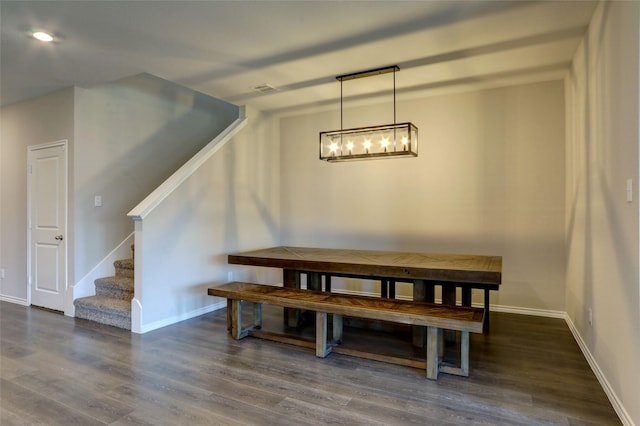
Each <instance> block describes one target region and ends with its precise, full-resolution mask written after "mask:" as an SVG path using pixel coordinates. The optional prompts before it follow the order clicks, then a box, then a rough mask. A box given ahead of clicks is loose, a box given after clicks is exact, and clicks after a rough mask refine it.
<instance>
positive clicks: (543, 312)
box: [473, 303, 567, 319]
mask: <svg viewBox="0 0 640 426" xmlns="http://www.w3.org/2000/svg"><path fill="white" fill-rule="evenodd" d="M473 306H476V307H478V308H484V304H482V303H474V304H473ZM491 312H505V313H508V314H519V315H532V316H535V317H546V318H559V319H565V318H566V317H567V313H566V312H564V311H552V310H550V309H536V308H523V307H521V306H505V305H493V304H492V305H491Z"/></svg>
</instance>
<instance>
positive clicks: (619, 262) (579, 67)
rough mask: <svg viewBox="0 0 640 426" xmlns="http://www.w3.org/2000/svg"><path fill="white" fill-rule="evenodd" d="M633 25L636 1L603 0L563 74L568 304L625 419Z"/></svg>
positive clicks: (631, 325) (634, 379)
mask: <svg viewBox="0 0 640 426" xmlns="http://www.w3.org/2000/svg"><path fill="white" fill-rule="evenodd" d="M639 26H640V3H638V2H604V3H601V4H600V5H599V6H598V9H597V10H596V13H595V14H594V17H593V18H592V22H591V24H590V27H589V32H588V34H587V36H586V37H585V39H584V41H583V43H582V45H581V46H580V48H579V49H578V51H577V53H576V54H575V57H574V60H573V67H572V73H571V75H570V76H569V78H568V80H567V104H568V107H569V108H568V113H567V117H568V118H569V119H568V126H567V130H568V131H567V180H566V182H567V207H566V210H567V211H566V213H567V218H566V220H567V243H566V246H567V304H566V310H567V313H568V316H569V318H570V323H571V325H572V326H573V327H574V332H575V333H577V335H578V340H579V342H580V343H581V344H582V346H583V349H584V350H586V352H587V358H588V359H589V361H591V362H592V365H593V366H594V369H595V370H596V374H598V375H599V376H600V378H601V380H604V381H605V390H606V391H607V392H608V394H609V396H610V398H611V399H612V402H613V403H614V407H615V408H616V410H617V411H618V413H619V414H620V416H621V418H622V419H623V421H624V422H625V423H626V424H634V423H635V424H640V380H639V379H640V376H639V374H638V360H640V332H639V331H638V330H640V294H639V285H640V284H639V283H640V280H639V276H638V275H639V273H638V269H639V266H640V265H639V256H640V253H639V248H638V246H639V241H638V232H639V229H638V219H639V214H640V212H639V209H638V194H639V192H638V189H637V188H638V183H639V182H638V179H639V170H638V143H639V131H638V128H639V121H638V114H639V109H638V103H639V101H640V99H639V96H638V94H639V92H638V91H639V89H640V87H639V84H638V73H639V71H640V69H639V66H638V61H639V49H640V44H639V41H638V38H639V35H640V34H639V32H638V28H639ZM627 179H633V182H634V188H635V190H634V192H633V197H634V200H633V202H631V203H628V202H627V201H626V181H627ZM589 309H592V312H593V325H592V326H591V325H589V321H588V310H589Z"/></svg>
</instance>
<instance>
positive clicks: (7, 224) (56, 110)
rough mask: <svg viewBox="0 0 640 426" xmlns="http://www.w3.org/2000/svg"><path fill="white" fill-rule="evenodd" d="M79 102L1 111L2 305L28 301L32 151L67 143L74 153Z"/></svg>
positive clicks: (50, 99) (69, 98) (56, 97)
mask: <svg viewBox="0 0 640 426" xmlns="http://www.w3.org/2000/svg"><path fill="white" fill-rule="evenodd" d="M73 97H74V89H73V88H69V89H65V90H61V91H58V92H54V93H51V94H49V95H46V96H42V97H39V98H37V99H33V100H29V101H25V102H19V103H15V104H12V105H8V106H5V107H3V108H2V110H1V111H0V117H1V120H2V122H1V125H0V200H1V201H0V206H1V207H0V208H1V209H2V211H1V212H0V254H1V257H0V268H3V269H4V270H5V278H4V279H2V280H0V299H3V300H9V301H12V302H16V303H26V301H27V147H28V146H30V145H38V144H42V143H46V142H53V141H58V140H62V139H67V140H68V141H69V149H72V148H73V146H74V140H73ZM69 161H72V158H69ZM70 178H72V177H70ZM67 241H68V239H67Z"/></svg>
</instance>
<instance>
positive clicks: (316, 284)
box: [307, 272, 322, 291]
mask: <svg viewBox="0 0 640 426" xmlns="http://www.w3.org/2000/svg"><path fill="white" fill-rule="evenodd" d="M307 290H315V291H321V290H322V281H321V277H320V273H319V272H307Z"/></svg>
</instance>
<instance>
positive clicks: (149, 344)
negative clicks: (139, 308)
mask: <svg viewBox="0 0 640 426" xmlns="http://www.w3.org/2000/svg"><path fill="white" fill-rule="evenodd" d="M266 315H267V316H268V315H271V316H273V317H274V318H281V314H279V313H278V312H272V313H268V312H267V313H266ZM0 323H1V326H0V327H1V328H0V338H1V341H0V352H1V358H0V368H1V377H0V379H1V382H0V424H2V425H3V426H5V425H14V424H15V425H18V424H19V425H24V424H46V425H58V424H60V425H93V424H95V425H103V424H110V425H125V424H126V425H165V424H166V425H201V424H202V425H208V424H217V425H229V424H259V425H263V424H278V425H287V424H291V425H305V424H329V423H332V424H348V425H355V424H366V425H374V424H382V425H404V424H420V425H471V424H490V425H498V424H503V425H539V424H558V425H605V424H620V421H619V420H618V418H617V417H616V414H615V412H614V410H613V408H612V407H611V404H610V403H609V401H608V400H607V397H606V395H605V393H604V391H603V390H602V388H601V387H600V385H599V384H598V382H597V380H596V378H595V376H594V374H593V373H592V372H591V370H590V368H589V365H588V364H587V362H586V360H585V359H584V357H583V356H582V354H581V352H580V350H579V348H578V346H577V344H576V343H575V341H574V339H573V337H572V335H571V333H570V332H569V330H568V328H567V325H566V324H565V322H564V321H563V320H559V319H548V318H538V317H531V316H523V315H514V314H502V313H495V314H492V317H491V334H490V335H472V339H471V360H470V368H471V376H470V377H469V378H464V377H457V376H450V375H441V376H440V379H439V380H438V381H437V382H434V381H429V380H426V379H425V378H424V371H421V370H418V369H414V368H410V367H402V366H397V365H390V364H384V363H380V362H376V361H370V360H364V359H359V358H353V357H349V356H346V355H337V354H331V355H329V357H327V358H326V359H319V358H316V357H315V356H314V353H313V352H312V351H310V350H306V349H303V348H298V347H294V346H288V345H284V344H280V343H274V342H268V341H263V340H259V339H254V338H250V337H249V338H246V339H244V340H242V341H234V340H233V339H231V338H230V337H229V336H228V335H227V333H226V327H225V312H224V310H222V311H218V312H214V313H211V314H207V315H203V316H201V317H198V318H195V319H192V320H189V321H184V322H182V323H180V324H177V325H174V326H170V327H166V328H163V329H161V330H157V331H154V332H150V333H147V334H145V335H135V334H131V333H129V332H127V331H123V330H119V329H116V328H112V327H108V326H101V325H96V324H93V323H91V322H88V321H84V320H74V319H73V318H67V317H64V316H62V315H58V314H55V313H51V312H45V311H42V310H38V309H32V308H25V307H23V306H18V305H14V304H9V303H4V302H2V303H0ZM357 334H358V335H360V334H362V336H364V337H362V339H363V340H367V339H369V340H367V341H368V343H367V344H374V345H375V344H378V345H390V344H393V343H390V342H391V340H390V337H388V336H387V337H382V338H380V339H379V340H378V337H376V336H369V335H368V334H370V333H368V332H364V331H363V332H362V333H360V332H358V333H357ZM373 334H375V333H373ZM365 335H366V336H365ZM346 337H347V336H346V334H345V338H346ZM376 342H378V343H376Z"/></svg>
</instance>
